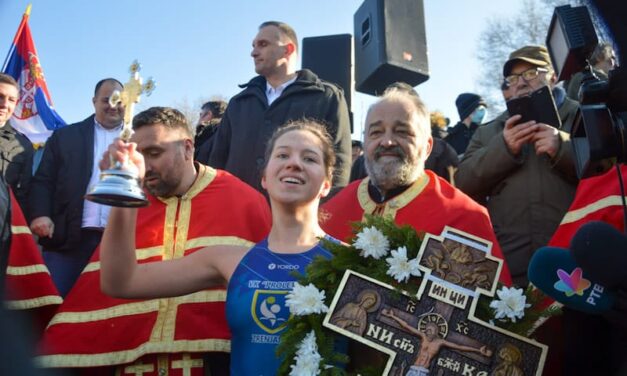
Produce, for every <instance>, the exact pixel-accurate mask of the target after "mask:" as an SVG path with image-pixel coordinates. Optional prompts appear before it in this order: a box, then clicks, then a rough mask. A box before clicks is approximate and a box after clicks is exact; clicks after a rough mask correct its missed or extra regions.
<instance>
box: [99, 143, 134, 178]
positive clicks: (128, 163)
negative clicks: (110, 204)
mask: <svg viewBox="0 0 627 376" xmlns="http://www.w3.org/2000/svg"><path fill="white" fill-rule="evenodd" d="M114 164H119V165H120V166H121V168H122V169H124V170H129V171H133V172H135V173H137V176H138V177H139V179H143V178H144V175H145V174H146V163H145V161H144V156H143V155H142V154H141V153H140V152H138V151H137V144H136V143H134V142H124V141H122V140H121V139H119V138H116V139H115V140H114V141H113V143H111V145H109V149H108V150H107V151H105V152H104V153H103V154H102V159H101V160H100V163H99V164H98V166H99V167H100V170H101V171H103V170H106V169H109V168H111V167H112V165H114Z"/></svg>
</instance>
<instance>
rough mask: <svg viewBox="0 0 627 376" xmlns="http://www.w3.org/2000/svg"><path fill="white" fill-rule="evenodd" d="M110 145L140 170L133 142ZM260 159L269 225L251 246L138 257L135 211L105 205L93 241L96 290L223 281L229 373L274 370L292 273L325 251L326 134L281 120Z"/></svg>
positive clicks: (120, 291)
mask: <svg viewBox="0 0 627 376" xmlns="http://www.w3.org/2000/svg"><path fill="white" fill-rule="evenodd" d="M109 151H110V152H111V153H112V154H113V155H114V157H115V158H117V159H119V160H121V159H122V158H124V157H125V155H128V157H129V160H131V161H133V163H134V164H135V165H136V166H137V167H138V168H139V170H140V175H141V174H142V172H141V171H142V170H143V158H142V157H141V155H140V154H139V153H137V152H136V151H135V148H134V146H133V145H131V144H124V143H122V142H120V141H118V142H116V143H114V144H113V145H112V146H111V147H110V148H109ZM242 152H246V151H245V150H242ZM103 161H105V162H106V161H108V156H106V158H104V159H103ZM265 161H266V165H265V167H264V170H263V176H262V186H263V187H264V188H265V189H266V190H267V192H268V195H269V197H270V205H271V208H272V228H271V230H270V233H269V235H268V237H267V238H266V239H265V240H263V241H261V242H260V243H259V244H257V245H255V246H254V247H253V248H252V249H247V248H244V247H237V246H228V247H227V246H212V247H207V248H206V249H204V250H201V251H198V252H195V253H193V254H191V255H188V256H186V257H183V258H180V259H176V260H169V261H162V262H154V263H143V264H138V263H137V260H136V257H135V248H134V244H135V239H134V238H135V230H134V223H135V217H136V211H135V210H134V209H122V208H113V210H112V211H111V215H110V217H109V223H108V225H107V228H106V230H105V233H104V236H103V238H102V243H101V246H100V252H101V255H100V256H101V285H102V289H103V291H104V292H105V293H107V294H109V295H112V296H115V297H122V298H157V297H171V296H178V295H184V294H189V293H192V292H195V291H198V290H202V289H205V288H207V287H211V286H215V285H217V284H228V292H227V302H226V311H227V312H226V313H227V318H228V322H229V327H230V329H231V333H232V340H231V374H233V375H268V376H269V375H275V374H276V371H277V368H278V366H279V364H280V359H278V358H277V356H276V354H275V349H276V345H277V344H278V343H279V336H280V334H281V331H282V330H283V329H284V328H285V325H286V321H287V319H288V318H289V309H288V308H287V307H286V306H285V296H286V295H287V293H288V292H289V291H290V290H291V288H292V285H293V283H294V277H293V276H292V275H291V274H292V272H293V271H299V272H304V269H305V267H306V266H307V265H308V264H309V263H310V262H311V261H312V260H313V258H314V257H316V256H317V255H323V256H325V257H330V256H331V254H330V253H329V252H328V251H327V250H325V249H324V248H322V247H320V245H319V239H320V238H321V237H324V236H327V235H326V234H325V233H324V232H323V231H322V229H321V228H320V226H319V225H318V204H319V202H320V199H321V198H322V197H324V196H326V195H327V194H328V193H329V190H330V188H331V179H332V175H333V166H334V164H335V155H334V152H333V144H332V141H331V138H330V137H329V135H328V134H327V133H326V131H325V130H324V128H323V127H322V126H321V125H319V124H317V123H315V122H312V121H298V122H294V123H291V124H288V125H286V126H284V127H282V128H280V129H278V130H277V131H276V132H275V134H274V136H273V137H272V138H271V139H270V140H269V141H268V146H267V150H266V158H265ZM105 164H106V163H105ZM242 215H246V214H245V213H242Z"/></svg>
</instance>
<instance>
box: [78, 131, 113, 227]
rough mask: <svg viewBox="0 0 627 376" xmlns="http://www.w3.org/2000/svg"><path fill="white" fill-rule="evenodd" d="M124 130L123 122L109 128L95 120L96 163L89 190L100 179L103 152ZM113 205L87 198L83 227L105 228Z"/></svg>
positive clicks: (93, 166) (92, 171)
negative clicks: (99, 164) (102, 203)
mask: <svg viewBox="0 0 627 376" xmlns="http://www.w3.org/2000/svg"><path fill="white" fill-rule="evenodd" d="M121 131H122V124H120V125H119V126H117V127H115V128H113V129H107V128H105V127H103V126H102V125H100V124H99V123H98V122H97V121H95V120H94V163H93V165H92V170H91V178H90V179H89V184H88V185H87V192H89V191H90V190H91V188H92V187H93V186H94V185H95V184H96V183H98V182H99V181H100V167H98V163H99V162H100V158H101V157H102V154H103V153H104V152H105V150H107V148H108V147H109V145H110V144H111V143H112V142H113V140H114V139H115V138H116V137H120V132H121ZM110 210H111V207H109V206H106V205H100V204H96V203H95V202H91V201H88V200H85V203H84V204H83V222H82V225H81V226H82V227H98V228H104V227H105V226H106V224H107V219H108V218H109V211H110Z"/></svg>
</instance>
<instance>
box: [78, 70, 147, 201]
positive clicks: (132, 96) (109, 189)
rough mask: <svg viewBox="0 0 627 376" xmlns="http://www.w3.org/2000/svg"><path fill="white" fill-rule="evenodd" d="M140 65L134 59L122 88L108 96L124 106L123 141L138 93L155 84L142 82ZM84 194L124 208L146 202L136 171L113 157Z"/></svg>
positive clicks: (130, 132) (129, 129) (111, 101)
mask: <svg viewBox="0 0 627 376" xmlns="http://www.w3.org/2000/svg"><path fill="white" fill-rule="evenodd" d="M140 69H141V66H140V65H139V63H138V62H137V60H135V61H134V62H133V64H131V67H130V68H129V70H130V72H131V78H130V79H129V80H128V82H127V83H126V84H124V90H122V92H120V91H119V90H116V91H114V92H113V94H112V95H111V97H110V98H109V104H110V105H111V106H112V107H115V106H117V105H119V104H120V103H121V104H123V105H124V106H125V109H124V126H123V128H122V132H121V133H120V139H121V140H122V141H124V142H129V141H130V139H131V136H132V135H133V129H132V127H131V120H132V118H133V107H134V106H135V103H139V99H140V96H141V94H143V93H145V94H146V95H150V94H151V93H152V91H153V90H154V88H155V82H154V81H153V80H152V79H148V81H147V82H146V83H145V84H142V78H141V77H140V76H139V71H140ZM85 198H86V199H88V200H89V201H93V202H96V203H98V204H103V205H109V206H118V207H124V208H138V207H142V206H147V205H148V200H147V199H146V194H145V193H144V191H143V189H142V187H141V184H140V181H139V177H138V176H137V172H135V171H134V169H131V168H129V166H128V162H127V161H125V162H124V163H122V162H119V161H113V159H112V160H111V166H110V168H109V169H108V170H105V171H102V172H101V173H100V181H99V182H98V183H97V184H96V185H94V186H93V188H92V189H91V190H90V191H89V192H88V193H87V195H85Z"/></svg>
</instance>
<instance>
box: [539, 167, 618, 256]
mask: <svg viewBox="0 0 627 376" xmlns="http://www.w3.org/2000/svg"><path fill="white" fill-rule="evenodd" d="M620 169H621V173H622V176H623V184H627V166H626V165H624V164H621V165H620ZM590 221H602V222H605V223H609V224H610V225H612V226H614V227H616V229H617V230H619V231H623V229H624V228H623V222H624V220H623V203H622V199H621V194H620V187H619V185H618V174H616V168H612V169H611V170H609V171H608V172H606V173H604V174H603V175H599V176H594V177H591V178H587V179H582V180H581V181H580V182H579V185H578V186H577V192H576V193H575V199H574V200H573V203H572V204H571V205H570V208H569V209H568V212H566V215H564V218H563V219H562V222H561V223H560V225H559V227H558V228H557V230H556V231H555V233H554V234H553V237H552V238H551V241H550V242H549V245H551V246H553V247H563V248H568V246H569V245H570V240H571V239H572V237H573V235H575V233H576V232H577V230H579V227H581V225H583V224H586V223H588V222H590Z"/></svg>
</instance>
